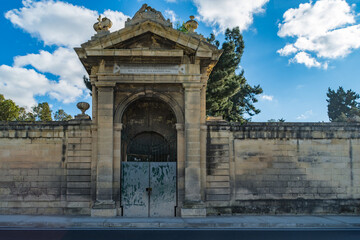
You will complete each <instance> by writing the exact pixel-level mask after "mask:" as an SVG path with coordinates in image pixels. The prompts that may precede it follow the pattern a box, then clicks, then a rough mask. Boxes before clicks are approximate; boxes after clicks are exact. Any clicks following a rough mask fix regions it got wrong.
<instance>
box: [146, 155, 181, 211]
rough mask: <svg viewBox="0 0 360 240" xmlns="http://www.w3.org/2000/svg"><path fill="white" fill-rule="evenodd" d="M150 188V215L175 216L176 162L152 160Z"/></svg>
mask: <svg viewBox="0 0 360 240" xmlns="http://www.w3.org/2000/svg"><path fill="white" fill-rule="evenodd" d="M150 188H151V189H152V191H151V195H150V217H173V216H175V206H176V162H151V163H150Z"/></svg>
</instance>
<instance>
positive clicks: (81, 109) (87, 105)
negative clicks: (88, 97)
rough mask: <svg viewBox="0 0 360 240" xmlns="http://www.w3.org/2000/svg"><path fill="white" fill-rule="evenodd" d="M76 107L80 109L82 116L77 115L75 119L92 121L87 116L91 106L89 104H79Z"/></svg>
mask: <svg viewBox="0 0 360 240" xmlns="http://www.w3.org/2000/svg"><path fill="white" fill-rule="evenodd" d="M76 106H77V108H78V109H80V111H81V114H78V115H76V116H75V119H90V116H89V115H87V114H85V112H86V110H88V109H89V108H90V105H89V104H88V103H87V102H79V103H78V104H76Z"/></svg>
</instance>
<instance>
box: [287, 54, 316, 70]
mask: <svg viewBox="0 0 360 240" xmlns="http://www.w3.org/2000/svg"><path fill="white" fill-rule="evenodd" d="M290 62H295V63H302V64H305V66H306V67H308V68H311V67H318V68H320V67H321V63H319V62H318V61H316V59H315V58H313V57H311V56H310V54H308V53H306V52H299V53H297V54H296V55H295V57H293V58H292V59H290Z"/></svg>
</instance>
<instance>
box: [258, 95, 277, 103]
mask: <svg viewBox="0 0 360 240" xmlns="http://www.w3.org/2000/svg"><path fill="white" fill-rule="evenodd" d="M260 99H261V100H265V101H270V102H271V101H272V100H274V96H270V95H265V94H264V95H261V97H260Z"/></svg>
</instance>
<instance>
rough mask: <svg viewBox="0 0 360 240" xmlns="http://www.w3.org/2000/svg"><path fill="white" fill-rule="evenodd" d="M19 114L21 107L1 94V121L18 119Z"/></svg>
mask: <svg viewBox="0 0 360 240" xmlns="http://www.w3.org/2000/svg"><path fill="white" fill-rule="evenodd" d="M19 115H20V107H19V106H18V105H16V104H15V103H14V101H12V100H11V99H5V97H4V95H2V94H0V121H16V120H17V119H18V117H19Z"/></svg>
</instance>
